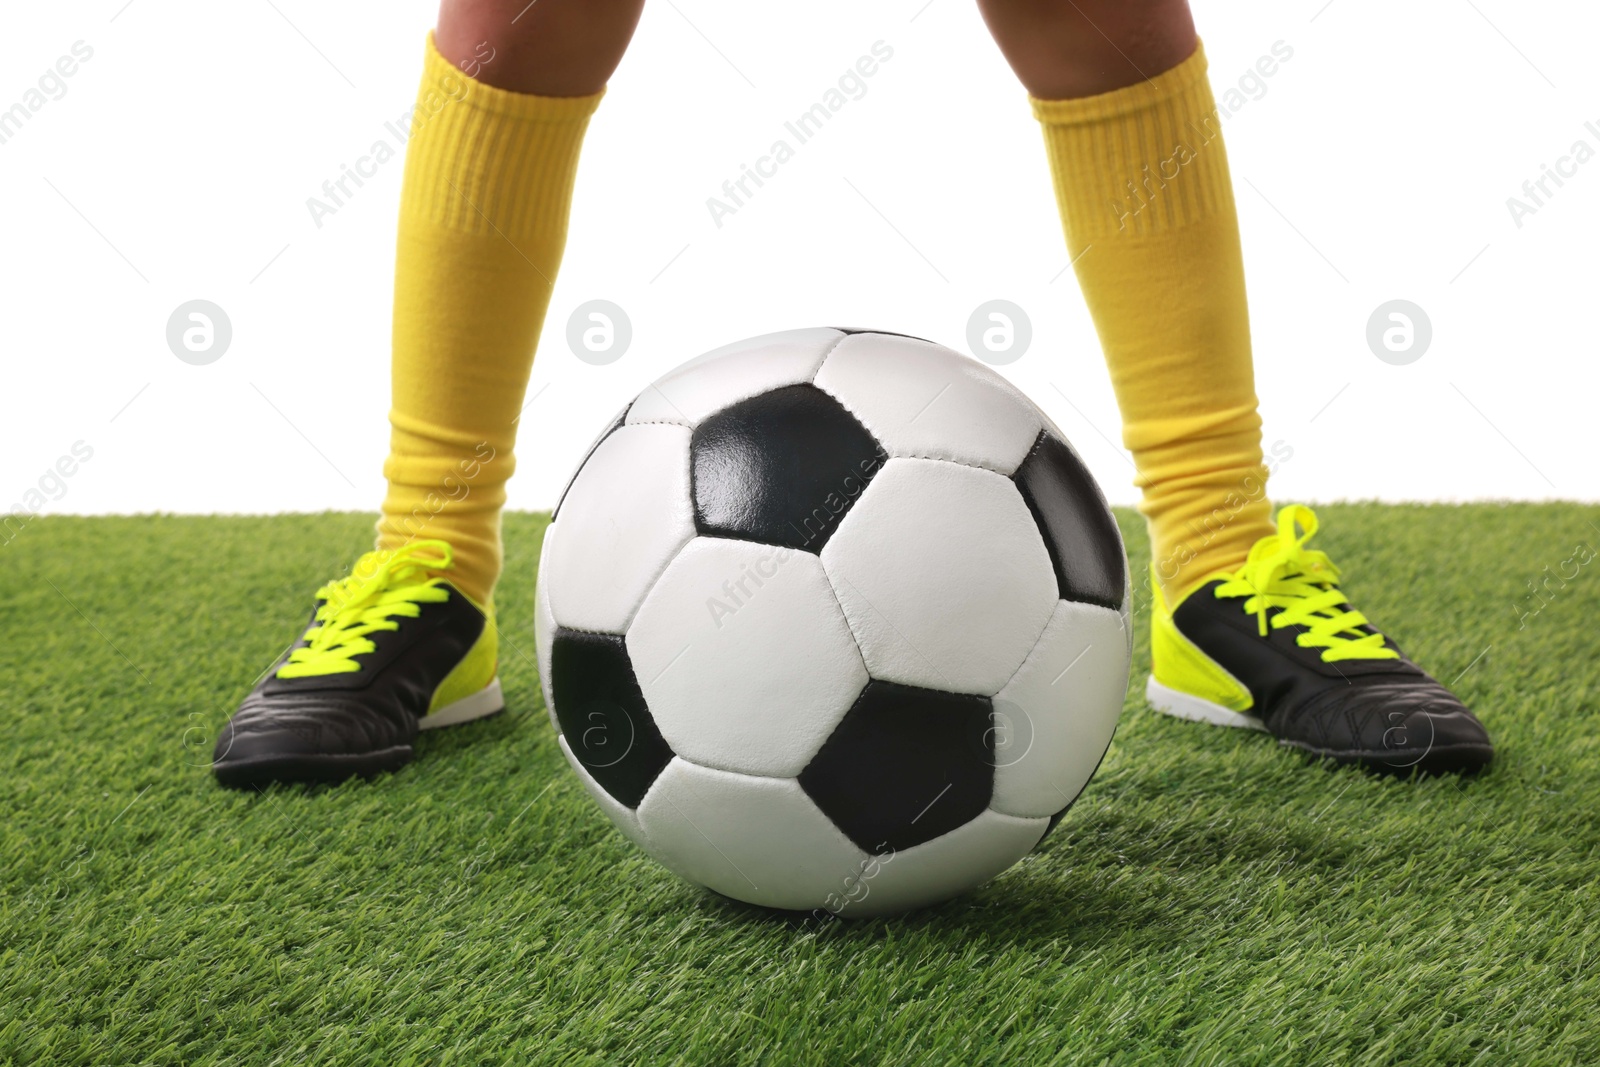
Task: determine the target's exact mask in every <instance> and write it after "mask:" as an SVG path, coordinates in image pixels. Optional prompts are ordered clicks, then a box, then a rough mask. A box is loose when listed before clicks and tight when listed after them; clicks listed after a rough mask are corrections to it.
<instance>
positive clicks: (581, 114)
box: [400, 33, 605, 242]
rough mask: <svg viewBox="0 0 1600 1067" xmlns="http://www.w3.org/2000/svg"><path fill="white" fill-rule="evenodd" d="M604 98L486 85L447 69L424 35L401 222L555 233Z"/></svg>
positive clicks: (511, 234)
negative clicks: (591, 121) (587, 132)
mask: <svg viewBox="0 0 1600 1067" xmlns="http://www.w3.org/2000/svg"><path fill="white" fill-rule="evenodd" d="M604 95H605V90H603V89H602V90H601V91H600V92H598V93H595V94H594V95H593V96H533V95H531V94H527V93H513V92H509V91H507V90H505V89H498V88H496V87H494V86H492V85H486V84H484V83H483V82H480V81H475V80H473V79H472V78H469V77H468V76H467V75H466V74H465V73H463V72H462V71H460V70H457V69H456V68H455V67H454V66H452V65H451V64H450V61H449V60H447V59H445V58H444V56H442V55H440V54H439V49H438V48H437V46H435V44H434V42H433V34H432V33H429V34H428V43H427V49H426V56H425V58H424V61H423V73H422V87H421V88H420V89H419V90H418V92H417V106H416V109H415V111H414V112H413V113H412V119H411V140H412V143H411V144H410V145H409V146H408V149H407V152H406V175H405V189H404V192H403V194H402V196H401V201H400V211H401V216H402V218H405V217H407V216H409V217H412V218H417V219H421V220H424V221H427V222H431V223H434V224H436V225H440V226H445V227H448V228H450V229H453V230H458V231H462V232H465V233H495V232H498V233H500V234H502V235H504V236H505V237H507V238H508V239H510V240H511V241H513V242H516V241H518V240H519V239H520V238H524V237H529V236H531V235H533V234H538V233H549V232H552V231H554V232H560V233H565V230H566V221H567V213H568V210H569V208H570V206H571V196H570V189H571V185H572V175H573V174H574V172H575V171H576V170H577V165H578V152H579V149H580V148H581V147H582V145H583V135H584V131H585V130H586V129H587V127H588V124H589V116H591V115H593V114H594V112H595V109H596V108H597V107H598V106H599V105H600V99H601V97H603V96H604ZM552 194H555V195H552Z"/></svg>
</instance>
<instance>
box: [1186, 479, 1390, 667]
mask: <svg viewBox="0 0 1600 1067" xmlns="http://www.w3.org/2000/svg"><path fill="white" fill-rule="evenodd" d="M1297 526H1298V527H1299V530H1300V531H1302V532H1300V533H1297V532H1296V527H1297ZM1316 532H1317V516H1316V513H1315V512H1313V511H1312V510H1311V509H1310V508H1308V507H1305V506H1304V505H1301V504H1291V505H1288V506H1286V507H1283V508H1279V509H1278V532H1277V534H1276V535H1275V536H1271V537H1263V538H1262V539H1261V540H1259V541H1257V542H1256V543H1255V544H1254V545H1252V546H1251V547H1250V557H1249V559H1247V560H1246V561H1245V564H1244V566H1243V567H1240V568H1239V569H1238V570H1237V571H1234V572H1233V574H1231V575H1229V576H1228V580H1227V581H1225V582H1223V583H1222V584H1221V585H1219V586H1218V587H1217V588H1216V595H1217V596H1218V597H1240V596H1242V597H1247V598H1248V599H1247V600H1246V601H1245V602H1244V610H1245V611H1246V612H1248V613H1250V614H1253V615H1255V617H1256V619H1257V620H1258V622H1259V624H1260V628H1261V629H1260V632H1261V636H1262V637H1265V636H1267V628H1268V626H1271V628H1272V629H1274V630H1279V629H1282V628H1283V627H1285V626H1304V627H1306V632H1304V633H1302V634H1300V635H1299V636H1298V637H1297V638H1296V643H1297V644H1298V645H1300V647H1301V648H1321V649H1322V650H1323V652H1322V661H1323V662H1324V663H1333V662H1336V661H1338V660H1346V659H1399V658H1400V656H1399V653H1397V652H1395V650H1394V649H1392V648H1386V647H1385V645H1384V639H1383V635H1382V634H1375V633H1367V632H1365V631H1363V630H1361V629H1359V627H1361V626H1364V625H1366V623H1367V617H1366V616H1365V615H1363V614H1361V612H1359V611H1356V610H1355V609H1354V608H1352V607H1350V601H1349V600H1347V599H1346V598H1345V595H1344V593H1342V592H1340V590H1339V586H1338V583H1339V568H1338V567H1335V566H1334V565H1333V561H1332V560H1330V559H1329V558H1328V556H1327V554H1326V553H1324V552H1319V551H1317V550H1316V549H1308V548H1306V542H1307V541H1309V540H1311V535H1312V534H1314V533H1316ZM1275 609H1277V614H1275V615H1271V616H1270V618H1269V615H1268V613H1269V612H1271V611H1273V610H1275Z"/></svg>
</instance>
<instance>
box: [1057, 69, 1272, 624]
mask: <svg viewBox="0 0 1600 1067" xmlns="http://www.w3.org/2000/svg"><path fill="white" fill-rule="evenodd" d="M1032 102H1033V112H1034V115H1035V117H1037V118H1038V119H1039V121H1040V122H1041V123H1042V124H1043V126H1044V136H1045V145H1046V148H1047V150H1048V153H1049V156H1050V170H1051V174H1052V175H1053V177H1054V179H1055V189H1056V200H1057V202H1058V204H1059V205H1060V208H1061V219H1062V224H1063V227H1064V228H1065V230H1066V235H1067V247H1068V251H1069V253H1070V254H1071V256H1072V259H1073V263H1074V269H1075V270H1076V271H1077V275H1078V284H1079V285H1080V286H1081V287H1082V289H1083V295H1084V299H1085V300H1086V301H1087V302H1088V305H1089V312H1090V314H1091V315H1092V316H1093V318H1094V323H1095V329H1096V331H1097V332H1098V333H1099V335H1100V344H1101V347H1102V348H1103V349H1104V350H1105V357H1106V363H1107V365H1108V366H1109V367H1110V370H1111V382H1112V385H1113V387H1114V388H1115V390H1116V394H1117V404H1118V406H1119V407H1120V408H1121V409H1122V440H1123V444H1125V445H1126V446H1127V448H1128V449H1129V450H1130V451H1131V452H1132V453H1133V459H1134V463H1135V465H1136V467H1137V468H1138V477H1137V478H1136V479H1135V484H1136V485H1138V486H1139V487H1140V488H1141V489H1142V490H1143V492H1144V500H1143V502H1142V503H1141V504H1140V510H1141V511H1142V512H1143V513H1144V515H1145V518H1146V519H1147V520H1148V522H1149V526H1150V539H1151V548H1152V552H1153V560H1154V563H1155V567H1156V573H1157V575H1158V577H1159V580H1160V582H1161V585H1162V588H1163V590H1164V591H1165V592H1166V593H1167V595H1168V597H1169V598H1173V599H1175V598H1176V597H1177V596H1179V595H1181V594H1182V593H1184V592H1186V591H1187V590H1188V588H1189V587H1190V586H1192V585H1193V584H1195V583H1196V582H1197V581H1198V580H1199V579H1200V578H1203V577H1204V576H1205V575H1207V574H1208V573H1210V572H1212V571H1215V570H1218V569H1220V568H1224V567H1236V566H1238V565H1239V564H1240V563H1242V562H1243V561H1244V559H1245V556H1246V555H1247V554H1248V553H1249V551H1250V546H1251V545H1252V544H1253V543H1254V542H1255V541H1256V540H1257V539H1258V538H1260V537H1263V536H1266V535H1268V534H1271V533H1272V532H1273V527H1272V525H1271V522H1270V520H1269V512H1270V504H1269V503H1268V501H1267V497H1266V473H1267V472H1266V469H1265V467H1264V466H1263V464H1262V456H1261V418H1260V416H1259V415H1258V414H1257V413H1256V393H1255V379H1254V374H1253V372H1252V368H1251V364H1250V324H1249V318H1248V315H1247V314H1246V309H1245V292H1244V267H1243V263H1242V261H1241V257H1240V253H1239V222H1238V218H1237V216H1236V215H1235V214H1234V205H1233V186H1232V182H1231V179H1230V178H1229V174H1228V157H1227V153H1226V152H1225V150H1224V149H1223V143H1222V135H1221V127H1220V125H1219V120H1220V116H1219V115H1218V113H1217V108H1216V104H1215V102H1214V101H1213V100H1212V96H1211V86H1210V83H1209V82H1208V81H1207V79H1206V59H1205V52H1204V50H1203V49H1202V48H1200V47H1198V46H1197V47H1196V49H1195V52H1194V55H1192V56H1190V57H1189V58H1188V59H1186V60H1184V61H1183V62H1182V63H1180V64H1178V65H1177V66H1176V67H1174V68H1172V69H1171V70H1169V71H1167V72H1165V73H1163V74H1159V75H1157V76H1156V77H1154V78H1151V79H1149V80H1147V81H1145V82H1142V83H1140V84H1138V85H1133V86H1129V87H1127V88H1125V89H1117V90H1115V91H1113V92H1109V93H1103V94H1101V95H1099V96H1090V97H1084V98H1082V99H1075V100H1038V99H1034V100H1033V101H1032Z"/></svg>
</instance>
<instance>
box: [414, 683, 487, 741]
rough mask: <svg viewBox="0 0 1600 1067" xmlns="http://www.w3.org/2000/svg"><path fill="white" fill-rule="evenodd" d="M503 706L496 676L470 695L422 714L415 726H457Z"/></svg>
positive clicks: (435, 727) (424, 727) (485, 716)
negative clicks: (430, 713)
mask: <svg viewBox="0 0 1600 1067" xmlns="http://www.w3.org/2000/svg"><path fill="white" fill-rule="evenodd" d="M505 706H506V702H505V697H504V696H503V695H502V694H501V692H500V679H499V677H496V678H494V679H493V680H492V681H490V683H489V684H488V685H486V686H484V687H483V688H482V689H480V690H478V691H477V692H476V693H473V694H472V695H471V696H467V697H463V698H462V699H460V700H457V701H456V702H455V703H453V704H446V705H445V706H444V707H442V708H440V709H439V710H438V711H436V712H434V713H433V714H432V715H425V716H423V717H422V718H421V719H420V720H418V722H417V728H418V729H419V730H437V729H439V727H441V726H457V725H460V724H461V723H464V722H472V721H473V720H474V719H486V718H488V717H489V716H490V715H495V714H498V713H499V712H501V711H504V710H505Z"/></svg>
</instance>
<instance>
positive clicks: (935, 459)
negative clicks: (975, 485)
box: [863, 424, 1021, 478]
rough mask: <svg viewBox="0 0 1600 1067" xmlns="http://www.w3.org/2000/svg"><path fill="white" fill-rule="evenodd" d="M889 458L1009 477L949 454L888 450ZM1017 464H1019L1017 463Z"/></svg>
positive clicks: (993, 468)
mask: <svg viewBox="0 0 1600 1067" xmlns="http://www.w3.org/2000/svg"><path fill="white" fill-rule="evenodd" d="M863 425H865V424H863ZM868 432H871V431H870V430H869V431H868ZM889 458H890V459H925V460H928V461H929V462H932V463H953V464H955V465H956V466H957V467H971V468H972V469H973V470H975V471H988V472H989V473H990V474H998V475H999V476H1000V477H1002V478H1010V477H1011V475H1010V474H1007V473H1006V472H1005V471H1003V470H1000V469H998V468H996V467H990V466H987V465H985V464H982V463H968V462H967V461H966V460H964V459H951V458H950V457H949V456H926V455H922V454H920V453H917V452H890V453H889ZM1018 466H1021V464H1020V463H1019V464H1018ZM1012 473H1015V471H1013V472H1012Z"/></svg>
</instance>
